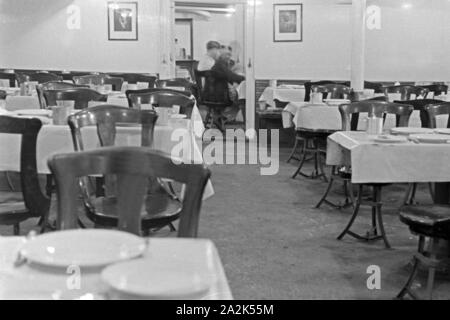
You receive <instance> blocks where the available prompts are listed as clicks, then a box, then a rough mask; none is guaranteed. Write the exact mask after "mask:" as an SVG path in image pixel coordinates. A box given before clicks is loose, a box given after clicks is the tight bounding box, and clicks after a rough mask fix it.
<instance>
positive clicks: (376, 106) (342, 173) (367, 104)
mask: <svg viewBox="0 0 450 320" xmlns="http://www.w3.org/2000/svg"><path fill="white" fill-rule="evenodd" d="M413 109H414V108H413V107H412V106H409V105H403V104H397V103H389V102H382V101H370V100H368V101H367V100H366V101H362V102H355V103H351V104H343V105H340V106H339V112H340V113H341V117H342V130H343V131H350V130H351V129H352V127H351V124H352V120H351V118H352V115H354V114H359V113H361V112H367V113H368V114H369V116H372V115H375V116H376V117H379V118H383V116H384V115H385V114H395V115H397V118H398V119H397V125H398V126H401V127H407V126H408V122H409V117H410V116H411V113H412V112H413ZM353 129H356V128H353ZM332 171H333V174H332V175H331V177H330V182H329V184H328V187H327V190H326V192H325V194H324V196H323V197H322V199H321V200H320V201H319V203H318V204H317V206H316V208H319V207H320V206H321V205H322V204H323V203H327V204H331V205H332V206H334V207H339V206H336V205H333V204H332V203H331V202H329V201H328V200H327V196H328V194H329V192H330V190H331V188H332V185H333V182H334V180H336V179H338V180H343V181H344V183H345V182H347V184H348V185H349V189H350V194H351V196H352V192H353V187H352V184H351V171H350V170H349V169H348V168H336V167H334V168H333V170H332ZM386 185H387V184H382V183H370V184H360V185H359V186H358V197H357V199H356V202H355V204H354V210H353V214H352V217H351V218H350V221H349V223H348V224H347V226H346V227H345V229H344V230H343V231H342V232H341V234H340V235H339V236H338V240H341V239H342V238H343V237H344V236H345V235H346V234H348V235H350V236H352V237H354V238H356V239H359V240H365V241H373V240H379V239H383V241H384V244H385V246H386V248H390V247H391V246H390V244H389V241H388V239H387V236H386V233H385V230H384V225H383V217H382V211H381V206H382V202H381V189H382V187H383V186H386ZM364 186H369V187H372V189H373V193H372V199H371V201H363V199H362V196H363V188H364ZM361 205H367V206H370V207H371V208H372V228H371V230H370V231H368V232H367V234H366V236H362V235H359V234H357V233H355V232H353V231H351V227H352V226H353V223H354V222H355V219H356V217H357V216H358V213H359V208H360V206H361Z"/></svg>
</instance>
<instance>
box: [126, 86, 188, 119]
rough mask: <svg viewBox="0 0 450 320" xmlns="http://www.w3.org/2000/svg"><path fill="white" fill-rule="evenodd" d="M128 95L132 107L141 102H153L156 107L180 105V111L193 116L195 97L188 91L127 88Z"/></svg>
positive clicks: (136, 106)
mask: <svg viewBox="0 0 450 320" xmlns="http://www.w3.org/2000/svg"><path fill="white" fill-rule="evenodd" d="M126 96H127V99H128V105H129V107H130V108H138V106H139V105H140V104H151V105H153V106H154V107H162V108H172V107H173V106H174V105H178V106H180V113H181V114H186V115H187V117H188V118H190V117H191V114H192V109H193V108H194V105H195V99H194V98H191V94H190V93H189V92H187V91H184V92H181V91H176V90H171V89H159V88H155V89H143V90H127V92H126Z"/></svg>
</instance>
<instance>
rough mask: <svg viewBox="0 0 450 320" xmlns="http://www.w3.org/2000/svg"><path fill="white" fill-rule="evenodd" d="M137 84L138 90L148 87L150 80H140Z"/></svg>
mask: <svg viewBox="0 0 450 320" xmlns="http://www.w3.org/2000/svg"><path fill="white" fill-rule="evenodd" d="M136 85H137V88H138V90H142V89H148V82H138V83H136Z"/></svg>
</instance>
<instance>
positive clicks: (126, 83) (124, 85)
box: [120, 81, 128, 93]
mask: <svg viewBox="0 0 450 320" xmlns="http://www.w3.org/2000/svg"><path fill="white" fill-rule="evenodd" d="M127 90H128V81H124V82H123V83H122V88H121V89H120V92H122V93H125V92H126V91H127Z"/></svg>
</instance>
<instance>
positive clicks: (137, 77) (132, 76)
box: [112, 73, 158, 88]
mask: <svg viewBox="0 0 450 320" xmlns="http://www.w3.org/2000/svg"><path fill="white" fill-rule="evenodd" d="M112 76H114V77H120V78H122V79H123V80H124V81H126V82H128V83H130V84H136V83H138V82H147V83H148V87H149V88H154V87H155V82H156V80H157V79H158V77H156V76H151V75H145V74H139V73H114V74H113V75H112Z"/></svg>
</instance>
